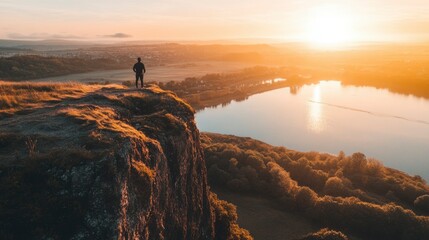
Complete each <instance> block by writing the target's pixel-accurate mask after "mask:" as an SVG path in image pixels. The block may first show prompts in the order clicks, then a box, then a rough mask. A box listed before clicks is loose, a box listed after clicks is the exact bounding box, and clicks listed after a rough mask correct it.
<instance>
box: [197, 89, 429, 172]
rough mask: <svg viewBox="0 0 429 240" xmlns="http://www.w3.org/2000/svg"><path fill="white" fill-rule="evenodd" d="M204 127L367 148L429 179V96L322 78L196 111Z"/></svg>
mask: <svg viewBox="0 0 429 240" xmlns="http://www.w3.org/2000/svg"><path fill="white" fill-rule="evenodd" d="M196 121H197V124H198V128H199V129H200V130H201V131H209V132H219V133H225V134H233V135H238V136H249V137H253V138H256V139H258V140H262V141H265V142H268V143H270V144H273V145H278V146H286V147H288V148H291V149H296V150H300V151H322V152H329V153H334V154H335V153H338V152H339V151H344V152H345V153H346V154H347V155H349V154H352V153H354V152H363V153H365V155H367V156H368V157H373V158H376V159H379V160H381V161H383V163H384V164H385V165H387V166H388V167H393V168H397V169H400V170H402V171H406V172H408V173H411V174H418V175H421V176H423V177H424V178H425V179H426V180H429V165H428V156H429V125H428V123H429V100H426V99H422V98H416V97H410V96H403V95H399V94H392V93H390V92H389V91H387V90H382V89H376V88H371V87H354V86H342V85H341V83H340V82H333V81H327V82H325V81H322V82H320V83H319V84H311V85H304V86H302V87H301V88H294V87H292V88H283V89H277V90H273V91H269V92H265V93H261V94H255V95H252V96H250V97H249V98H248V99H247V100H245V101H242V102H237V101H232V102H231V104H229V105H228V106H225V107H218V108H206V109H205V110H203V111H200V112H198V114H197V115H196Z"/></svg>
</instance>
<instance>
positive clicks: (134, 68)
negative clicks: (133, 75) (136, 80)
mask: <svg viewBox="0 0 429 240" xmlns="http://www.w3.org/2000/svg"><path fill="white" fill-rule="evenodd" d="M133 71H134V72H136V65H135V64H134V66H133Z"/></svg>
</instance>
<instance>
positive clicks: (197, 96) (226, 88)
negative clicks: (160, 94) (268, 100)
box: [156, 66, 310, 110]
mask: <svg viewBox="0 0 429 240" xmlns="http://www.w3.org/2000/svg"><path fill="white" fill-rule="evenodd" d="M276 78H279V79H282V80H286V81H271V82H269V81H268V82H267V80H273V79H276ZM309 82H310V80H309V79H304V78H302V76H301V75H300V74H298V73H297V69H295V68H285V67H264V66H255V67H251V68H245V69H242V70H241V71H238V72H233V73H211V74H206V75H204V76H201V77H190V78H186V79H184V80H183V81H170V82H167V83H163V82H159V83H156V84H158V85H159V86H160V87H161V88H163V89H166V90H171V91H174V92H175V93H176V94H177V95H178V96H179V97H181V98H184V99H185V100H186V101H187V102H188V103H189V104H191V105H192V107H194V108H195V109H197V110H199V109H202V108H204V107H210V106H216V105H219V104H225V105H226V104H228V103H230V102H231V101H232V100H235V101H242V100H245V99H246V98H247V97H248V96H250V95H252V94H255V93H259V92H264V91H268V90H272V89H276V88H279V87H286V86H302V85H303V84H305V83H309Z"/></svg>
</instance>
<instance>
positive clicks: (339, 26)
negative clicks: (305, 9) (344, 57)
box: [305, 6, 356, 48]
mask: <svg viewBox="0 0 429 240" xmlns="http://www.w3.org/2000/svg"><path fill="white" fill-rule="evenodd" d="M342 10H343V9H341V8H340V7H337V6H319V7H316V8H314V9H312V11H310V14H309V15H308V20H307V26H306V33H305V40H306V41H307V42H308V43H310V44H311V45H312V46H314V47H324V48H327V47H329V48H340V47H342V46H344V45H345V44H347V43H349V42H351V41H354V40H355V38H356V33H355V32H354V29H353V28H354V26H353V25H354V24H353V17H352V14H350V13H346V12H345V11H342Z"/></svg>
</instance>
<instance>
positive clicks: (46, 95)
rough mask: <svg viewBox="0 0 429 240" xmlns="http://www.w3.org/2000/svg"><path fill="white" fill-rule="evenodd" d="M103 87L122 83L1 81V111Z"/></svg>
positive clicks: (79, 95) (17, 109) (59, 99)
mask: <svg viewBox="0 0 429 240" xmlns="http://www.w3.org/2000/svg"><path fill="white" fill-rule="evenodd" d="M102 87H113V88H124V87H123V86H120V85H104V86H103V85H85V84H80V83H74V82H70V83H30V82H25V83H11V82H3V81H0V113H13V112H16V111H19V110H22V109H26V108H39V107H42V106H44V105H45V104H46V103H54V102H58V101H61V100H63V99H67V98H78V97H82V96H84V95H85V94H88V93H90V92H94V91H96V90H99V89H101V88H102Z"/></svg>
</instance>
